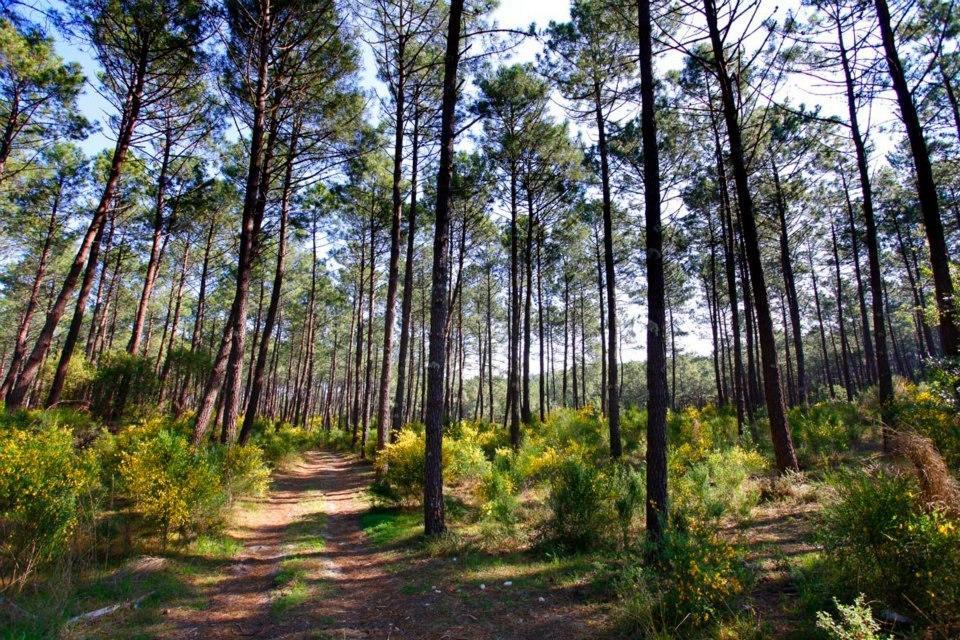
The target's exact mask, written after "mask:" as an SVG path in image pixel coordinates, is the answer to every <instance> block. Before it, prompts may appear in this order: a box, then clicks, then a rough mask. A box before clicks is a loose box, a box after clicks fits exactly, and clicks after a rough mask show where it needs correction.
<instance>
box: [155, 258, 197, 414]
mask: <svg viewBox="0 0 960 640" xmlns="http://www.w3.org/2000/svg"><path fill="white" fill-rule="evenodd" d="M189 263H190V243H189V242H188V243H185V244H184V247H183V258H182V259H181V261H180V278H179V279H178V280H177V286H176V295H175V296H174V302H173V326H172V327H171V328H170V339H169V341H168V343H167V355H166V358H164V360H163V368H162V369H161V370H160V379H159V385H158V386H159V387H160V402H161V403H162V402H163V400H164V398H166V396H167V393H166V387H167V378H168V377H169V376H170V364H171V357H170V354H171V353H172V352H173V346H174V344H175V343H176V340H177V330H178V329H179V327H180V308H181V307H182V305H183V289H184V286H185V285H186V282H187V267H188V265H189Z"/></svg>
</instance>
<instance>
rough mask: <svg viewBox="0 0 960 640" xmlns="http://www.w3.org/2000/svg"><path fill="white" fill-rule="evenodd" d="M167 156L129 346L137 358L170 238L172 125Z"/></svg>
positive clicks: (166, 140)
mask: <svg viewBox="0 0 960 640" xmlns="http://www.w3.org/2000/svg"><path fill="white" fill-rule="evenodd" d="M163 138H164V142H163V152H162V155H161V160H160V172H159V177H158V178H157V194H156V199H155V201H154V205H153V207H154V209H153V237H152V240H151V244H150V255H149V257H148V259H147V272H146V274H144V277H143V289H142V291H141V293H140V301H139V303H138V304H137V312H136V314H135V315H134V317H133V328H132V329H131V331H130V342H129V343H127V353H129V354H130V355H136V353H137V350H138V349H139V348H140V339H141V337H142V336H143V323H144V320H145V319H146V317H147V307H148V306H149V305H150V298H151V297H152V296H153V288H154V285H156V283H157V274H158V273H159V271H160V259H161V254H162V253H163V250H162V247H163V246H165V244H166V242H165V241H166V235H167V233H168V230H167V229H165V227H166V220H165V218H164V215H163V210H164V207H165V206H166V192H167V172H168V170H169V168H170V152H171V149H172V148H173V132H172V131H171V129H170V126H169V125H168V126H167V127H166V129H165V130H164V132H163Z"/></svg>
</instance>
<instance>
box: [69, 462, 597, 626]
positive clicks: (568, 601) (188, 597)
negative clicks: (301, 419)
mask: <svg viewBox="0 0 960 640" xmlns="http://www.w3.org/2000/svg"><path fill="white" fill-rule="evenodd" d="M371 480H372V469H371V467H370V466H369V465H368V464H366V463H363V462H361V461H358V460H357V459H356V458H355V457H353V456H347V455H343V454H337V453H332V452H325V451H319V452H311V453H308V454H306V455H304V456H303V457H302V458H301V459H300V460H299V461H297V462H296V463H294V464H291V465H288V466H287V467H286V468H285V469H284V470H283V471H281V472H278V473H277V474H275V477H274V481H273V485H272V488H271V490H270V492H269V493H268V495H267V496H265V497H264V498H261V499H257V500H248V501H245V502H244V503H243V504H241V505H239V506H238V509H237V516H236V518H235V521H234V524H233V526H232V527H231V529H230V530H229V531H228V535H227V536H226V537H224V538H221V539H218V540H215V541H210V542H206V543H204V544H199V545H198V544H194V545H192V546H190V547H188V548H186V549H184V550H183V551H178V552H173V553H167V554H164V555H163V556H162V557H157V558H140V559H139V560H137V561H136V562H132V563H128V564H127V565H126V566H125V567H124V568H123V569H121V570H119V571H117V572H115V573H114V574H113V575H111V576H109V577H107V578H105V579H104V580H102V581H101V583H100V584H99V585H98V586H97V587H96V588H95V589H92V590H91V591H90V593H89V594H88V595H89V597H88V598H86V604H85V605H83V606H80V609H79V610H81V611H85V610H90V609H91V608H93V607H96V606H102V605H103V604H109V602H110V600H111V599H113V600H117V599H122V598H130V601H133V600H135V599H136V598H137V597H143V596H144V595H146V596H147V597H146V598H144V599H143V601H142V602H141V603H138V605H139V606H137V607H132V608H129V609H124V610H121V611H119V612H117V613H113V614H110V615H108V616H104V617H103V618H100V619H98V620H96V621H93V622H80V623H78V624H74V625H71V626H69V627H68V629H67V630H66V632H65V633H63V634H62V637H64V638H69V639H73V638H77V639H79V638H103V637H112V638H178V639H183V640H188V639H193V638H197V639H226V638H264V639H278V640H279V639H294V638H296V639H300V638H312V639H317V640H320V639H328V640H335V639H344V640H346V639H352V638H378V639H390V640H394V639H404V638H410V639H422V640H429V639H437V640H439V639H448V638H449V639H463V640H473V639H480V638H484V639H497V638H502V639H508V638H509V639H518V640H519V639H528V638H529V639H536V640H551V639H557V640H565V639H575V638H593V637H600V636H603V637H607V636H609V631H608V626H609V625H608V618H609V616H608V608H609V605H607V604H604V601H603V600H604V599H603V598H602V597H600V594H601V591H602V590H601V589H600V588H599V586H597V585H595V584H593V583H592V582H591V580H592V578H593V577H594V575H595V573H596V572H595V570H594V567H593V566H592V562H591V561H590V559H589V558H569V559H564V558H558V559H543V558H535V557H531V556H530V555H529V554H521V553H516V554H490V553H483V552H479V551H478V552H474V551H469V552H464V553H462V554H460V555H459V556H449V555H446V556H443V555H441V556H435V555H433V554H431V553H428V552H426V550H425V549H424V547H423V545H422V544H412V543H411V542H412V541H413V539H415V538H416V537H417V535H418V533H419V531H420V530H421V527H422V524H420V523H421V520H420V518H419V514H417V513H414V512H410V511H404V510H395V509H376V508H373V507H372V505H371V501H370V498H369V494H368V492H367V487H368V486H369V484H370V481H371Z"/></svg>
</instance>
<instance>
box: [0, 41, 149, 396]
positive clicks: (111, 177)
mask: <svg viewBox="0 0 960 640" xmlns="http://www.w3.org/2000/svg"><path fill="white" fill-rule="evenodd" d="M149 53H150V52H149V51H147V50H146V49H144V50H143V51H142V52H141V55H140V56H139V59H138V60H137V64H136V68H135V70H134V80H133V83H132V85H131V88H130V90H129V92H128V94H127V97H126V102H125V104H124V109H123V112H122V114H121V118H120V127H119V135H118V136H117V144H116V146H115V147H114V151H113V159H112V161H111V163H110V170H109V173H108V174H107V181H106V184H105V186H104V189H103V193H102V194H101V196H100V202H99V204H98V205H97V208H96V210H95V211H94V214H93V217H92V218H91V220H90V225H89V226H88V227H87V230H86V232H85V233H84V235H83V238H82V239H81V241H80V246H79V248H78V249H77V253H76V255H75V256H74V259H73V262H72V263H71V265H70V268H69V270H68V271H67V275H66V277H65V278H64V281H63V286H62V287H61V288H60V293H59V294H58V295H57V298H56V300H55V301H54V303H53V305H52V306H51V307H50V311H49V312H48V313H47V317H46V320H45V321H44V324H43V328H42V329H41V330H40V334H39V336H37V341H36V343H35V344H34V346H33V349H32V350H31V352H30V356H29V357H28V358H27V359H26V361H25V362H24V365H23V369H22V371H21V372H20V376H19V377H18V378H17V381H16V383H15V384H14V385H12V386H11V388H10V390H9V391H8V392H7V395H6V398H5V400H6V408H7V409H8V410H10V409H19V408H21V407H22V406H23V404H24V401H25V400H26V397H27V394H28V393H29V391H30V388H31V387H32V385H33V382H34V380H35V379H36V377H37V373H38V372H39V370H40V365H41V363H42V362H43V361H44V360H45V359H46V356H47V352H48V351H49V350H50V343H51V342H52V341H53V333H54V331H56V328H57V325H58V324H59V323H60V318H62V317H63V313H64V312H65V311H66V308H67V303H68V302H69V299H70V297H71V295H72V294H73V290H74V288H75V287H76V285H77V280H79V279H80V273H81V272H82V271H83V269H84V266H85V265H86V264H87V257H88V256H89V254H90V251H91V248H92V246H93V244H94V239H95V238H96V236H97V234H98V233H100V229H101V227H102V226H103V224H104V221H105V220H106V217H107V213H108V211H109V209H110V205H111V203H112V202H113V197H114V193H115V192H116V190H117V185H118V184H119V182H120V175H121V173H122V171H123V165H124V162H125V161H126V158H127V151H128V150H129V148H130V142H131V140H132V138H133V132H134V129H135V128H136V124H137V120H138V119H139V117H140V107H141V103H142V99H143V88H144V83H145V81H146V73H147V63H148V57H149Z"/></svg>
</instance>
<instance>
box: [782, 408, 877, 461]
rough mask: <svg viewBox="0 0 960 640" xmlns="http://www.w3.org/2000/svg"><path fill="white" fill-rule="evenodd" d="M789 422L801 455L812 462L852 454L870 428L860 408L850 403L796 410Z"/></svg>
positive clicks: (793, 411) (791, 413)
mask: <svg viewBox="0 0 960 640" xmlns="http://www.w3.org/2000/svg"><path fill="white" fill-rule="evenodd" d="M789 420H790V430H791V435H792V436H793V443H794V445H795V446H796V449H797V454H798V455H799V456H800V457H801V458H802V459H804V461H806V462H808V463H811V462H813V460H814V459H815V458H818V457H822V456H827V455H831V454H836V453H840V452H845V451H848V450H849V448H850V445H851V444H852V443H855V442H857V441H858V440H860V438H861V437H862V436H863V435H864V430H865V429H866V427H867V425H866V424H864V421H863V419H862V418H861V416H860V413H859V410H858V408H857V405H855V404H851V403H848V402H818V403H817V404H814V405H811V406H809V407H794V408H793V409H791V410H790V414H789Z"/></svg>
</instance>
